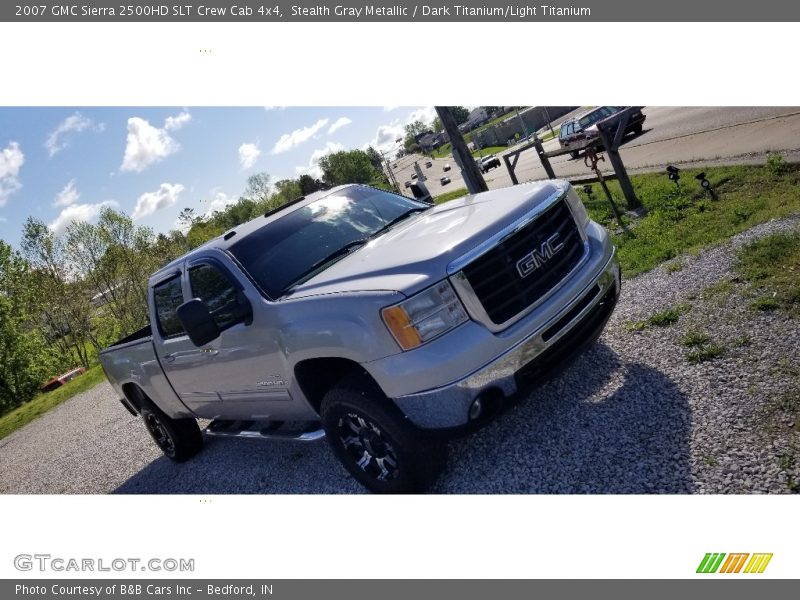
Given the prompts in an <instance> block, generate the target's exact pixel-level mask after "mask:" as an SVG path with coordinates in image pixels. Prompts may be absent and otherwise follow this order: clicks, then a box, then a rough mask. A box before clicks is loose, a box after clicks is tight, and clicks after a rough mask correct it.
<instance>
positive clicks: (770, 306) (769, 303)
mask: <svg viewBox="0 0 800 600" xmlns="http://www.w3.org/2000/svg"><path fill="white" fill-rule="evenodd" d="M780 305H781V304H780V302H778V301H777V300H775V298H772V297H771V296H765V297H763V298H758V299H757V300H753V302H751V303H750V308H751V309H753V310H756V311H760V312H767V311H770V310H775V309H777V308H780Z"/></svg>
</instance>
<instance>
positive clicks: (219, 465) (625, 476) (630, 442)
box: [115, 344, 692, 494]
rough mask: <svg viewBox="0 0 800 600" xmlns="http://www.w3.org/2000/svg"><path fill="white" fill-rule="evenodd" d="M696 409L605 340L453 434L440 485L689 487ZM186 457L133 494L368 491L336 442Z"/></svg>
mask: <svg viewBox="0 0 800 600" xmlns="http://www.w3.org/2000/svg"><path fill="white" fill-rule="evenodd" d="M688 426H689V409H688V407H687V403H686V400H685V398H684V397H683V396H682V395H681V393H680V392H679V391H678V390H677V388H676V387H675V386H674V385H673V384H672V382H670V380H669V379H667V378H666V377H665V376H664V375H663V374H661V373H660V372H659V371H657V370H655V369H652V368H650V367H647V366H644V365H641V364H637V363H627V364H623V363H621V362H620V360H619V358H618V357H617V355H616V354H615V353H614V352H613V351H612V350H611V349H610V348H608V347H607V346H605V345H602V344H595V345H593V346H592V347H591V348H590V349H589V350H588V351H587V352H586V353H584V354H583V356H581V357H580V358H579V359H578V360H577V361H576V362H575V363H574V364H573V365H572V366H571V367H570V368H569V369H568V370H567V371H565V372H564V373H563V374H561V375H560V376H558V377H556V378H555V379H553V380H551V381H550V382H548V383H546V384H545V385H544V386H542V387H541V388H539V389H537V390H536V391H534V392H533V393H532V394H530V396H529V398H528V399H526V400H524V401H523V402H522V403H520V404H519V405H518V406H516V407H515V408H513V409H512V410H510V411H509V412H508V413H506V414H505V415H504V416H503V417H501V418H500V419H499V420H498V421H496V422H494V423H492V424H491V425H489V426H488V427H487V428H486V429H484V430H482V431H480V432H479V433H477V434H475V435H472V436H470V437H467V438H465V439H462V440H458V441H456V442H453V443H452V444H451V445H450V449H451V458H450V462H449V467H448V470H447V472H446V473H445V474H444V475H443V477H442V478H441V480H440V482H439V483H438V484H437V487H436V488H435V489H434V490H433V491H434V492H436V493H472V492H478V493H545V494H574V493H689V492H692V484H691V479H690V476H689V462H688V459H689V456H688V454H689V450H688ZM206 441H207V443H206V448H205V449H204V450H203V452H201V453H200V454H199V455H198V456H196V457H195V458H193V459H192V460H191V461H189V462H187V463H184V464H180V465H176V464H174V463H172V462H171V461H170V460H168V459H167V458H163V457H162V458H158V459H156V460H155V461H153V462H152V463H150V464H149V465H148V466H147V467H145V468H144V469H142V470H141V471H140V472H139V473H137V474H136V475H134V476H133V477H131V478H130V479H128V480H127V481H126V482H125V483H123V484H122V485H120V486H119V487H118V488H117V489H116V490H115V493H123V494H125V493H127V494H131V493H132V494H157V493H161V494H194V493H197V494H276V493H277V494H297V493H316V494H331V493H360V492H363V491H364V490H363V489H362V488H361V487H360V486H359V485H358V484H357V483H355V481H353V480H352V479H351V478H350V477H349V475H348V474H347V473H346V472H345V470H344V468H343V467H342V466H341V465H340V464H339V463H338V462H337V461H336V459H335V458H334V457H333V454H332V453H331V452H330V451H329V450H328V447H327V444H326V443H325V442H324V441H322V442H315V443H312V444H308V445H299V444H292V443H287V442H283V443H281V442H267V441H259V440H236V439H220V438H210V439H208V438H207V440H206Z"/></svg>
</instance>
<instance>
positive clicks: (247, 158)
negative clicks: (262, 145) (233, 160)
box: [239, 144, 261, 169]
mask: <svg viewBox="0 0 800 600" xmlns="http://www.w3.org/2000/svg"><path fill="white" fill-rule="evenodd" d="M260 154H261V150H259V149H258V145H257V144H242V145H241V146H239V162H240V163H241V165H242V169H249V168H250V167H252V166H253V165H254V164H255V163H256V160H258V157H259V156H260Z"/></svg>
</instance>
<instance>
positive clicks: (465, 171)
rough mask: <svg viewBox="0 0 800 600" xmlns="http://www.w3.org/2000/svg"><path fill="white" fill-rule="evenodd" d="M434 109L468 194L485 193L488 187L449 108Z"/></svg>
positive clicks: (437, 107)
mask: <svg viewBox="0 0 800 600" xmlns="http://www.w3.org/2000/svg"><path fill="white" fill-rule="evenodd" d="M435 108H436V114H437V115H439V119H440V120H441V122H442V126H443V127H444V130H445V131H446V132H447V135H449V136H450V143H451V144H452V146H453V159H454V160H455V161H456V163H457V164H458V166H459V167H461V176H462V177H463V178H464V183H465V184H467V190H469V193H470V194H477V193H479V192H485V191H487V190H488V189H489V187H488V186H487V185H486V180H484V178H483V174H482V173H481V171H480V169H479V168H478V165H476V164H475V160H474V159H473V158H472V154H470V151H469V149H468V148H467V144H466V142H464V136H462V135H461V131H460V130H459V129H458V125H457V124H456V119H455V117H454V116H453V113H452V112H451V111H450V107H449V106H436V107H435Z"/></svg>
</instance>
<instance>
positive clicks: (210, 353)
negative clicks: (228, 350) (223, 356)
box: [200, 348, 219, 356]
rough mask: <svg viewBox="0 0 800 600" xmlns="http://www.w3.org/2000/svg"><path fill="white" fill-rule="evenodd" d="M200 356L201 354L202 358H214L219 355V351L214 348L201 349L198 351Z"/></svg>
mask: <svg viewBox="0 0 800 600" xmlns="http://www.w3.org/2000/svg"><path fill="white" fill-rule="evenodd" d="M200 354H203V355H204V356H216V355H217V354H219V350H217V349H216V348H203V349H202V350H200Z"/></svg>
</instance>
